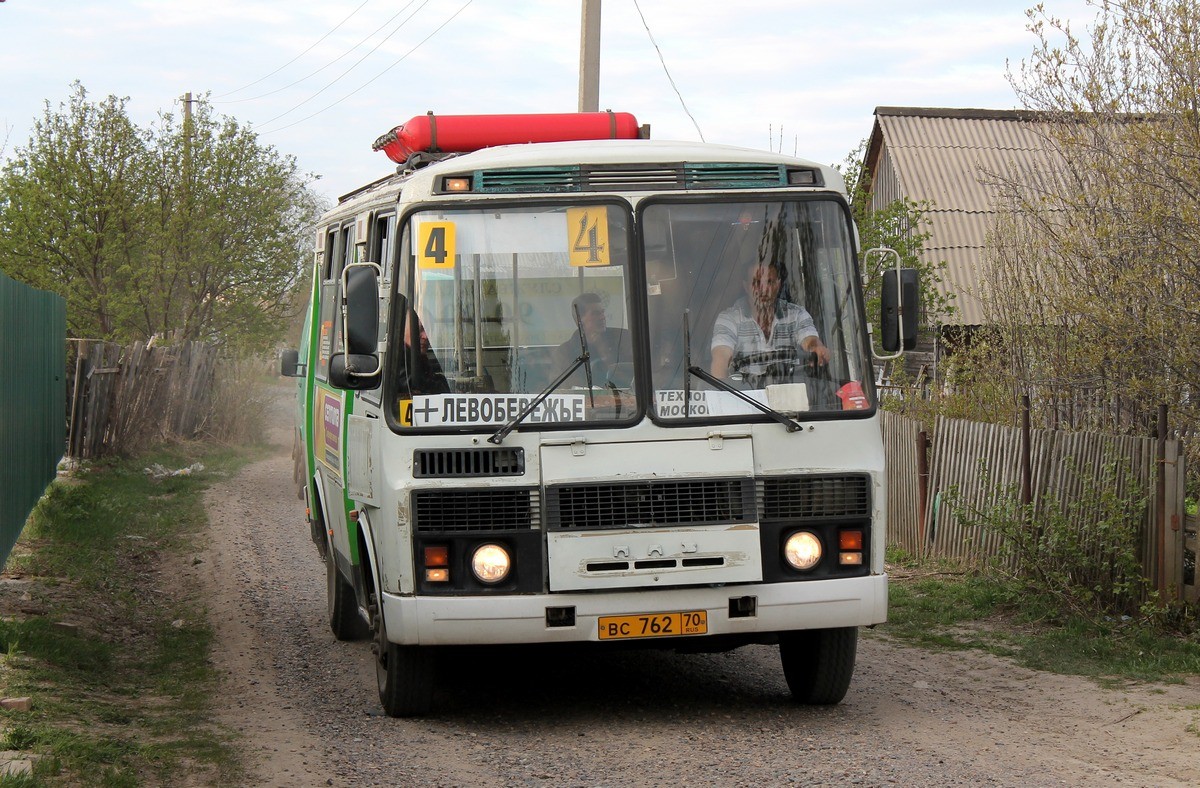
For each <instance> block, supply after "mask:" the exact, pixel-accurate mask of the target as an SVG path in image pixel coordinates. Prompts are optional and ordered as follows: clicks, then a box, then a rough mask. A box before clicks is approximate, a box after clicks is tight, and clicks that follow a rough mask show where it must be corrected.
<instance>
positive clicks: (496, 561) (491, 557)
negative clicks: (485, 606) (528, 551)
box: [471, 544, 512, 585]
mask: <svg viewBox="0 0 1200 788" xmlns="http://www.w3.org/2000/svg"><path fill="white" fill-rule="evenodd" d="M510 569H512V558H511V557H510V556H509V554H508V550H505V549H504V548H503V547H501V546H500V545H498V544H485V545H482V546H480V547H478V548H476V549H475V553H474V555H472V556H471V571H472V572H474V573H475V577H476V578H477V579H478V580H479V582H481V583H486V584H488V585H495V584H496V583H500V582H503V580H504V578H506V577H508V572H509V570H510Z"/></svg>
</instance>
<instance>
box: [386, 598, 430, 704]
mask: <svg viewBox="0 0 1200 788" xmlns="http://www.w3.org/2000/svg"><path fill="white" fill-rule="evenodd" d="M376 620H377V622H378V626H377V627H376V629H375V643H374V646H375V647H374V649H373V650H374V651H375V678H376V680H377V682H378V684H379V702H380V704H381V705H382V706H383V710H384V711H385V712H386V713H387V715H388V716H389V717H420V716H422V715H424V714H428V713H429V710H430V709H431V708H432V707H433V676H434V663H433V652H432V651H431V650H430V648H429V647H428V646H401V645H399V644H397V643H392V642H391V641H389V640H388V638H387V628H386V627H385V626H384V622H383V611H382V610H380V611H379V612H378V613H376Z"/></svg>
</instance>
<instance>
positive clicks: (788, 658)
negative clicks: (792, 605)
mask: <svg viewBox="0 0 1200 788" xmlns="http://www.w3.org/2000/svg"><path fill="white" fill-rule="evenodd" d="M857 650H858V627H841V628H838V629H803V630H798V631H795V632H784V633H781V634H780V636H779V658H780V661H781V662H782V663H783V675H784V678H786V679H787V685H788V689H790V690H791V691H792V697H793V698H794V699H795V700H796V702H797V703H809V704H813V705H820V706H831V705H834V704H836V703H840V702H841V700H842V698H844V697H846V690H848V689H849V688H850V679H851V677H852V676H853V675H854V659H855V655H856V653H857Z"/></svg>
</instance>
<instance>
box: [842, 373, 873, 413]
mask: <svg viewBox="0 0 1200 788" xmlns="http://www.w3.org/2000/svg"><path fill="white" fill-rule="evenodd" d="M837 395H838V399H840V400H841V401H842V410H866V409H867V408H869V407H871V403H870V401H869V400H868V399H867V395H866V394H865V393H864V392H863V388H862V384H860V383H859V382H858V381H857V380H852V381H850V382H849V383H847V384H846V385H844V386H842V387H841V388H840V389H838V391H837Z"/></svg>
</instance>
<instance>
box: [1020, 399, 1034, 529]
mask: <svg viewBox="0 0 1200 788" xmlns="http://www.w3.org/2000/svg"><path fill="white" fill-rule="evenodd" d="M1031 451H1032V448H1031V447H1030V438H1029V395H1028V394H1022V395H1021V506H1022V508H1027V507H1028V506H1029V504H1030V502H1032V501H1033V470H1032V468H1031V467H1030V466H1031V465H1032V463H1031V461H1030V457H1029V455H1030V452H1031Z"/></svg>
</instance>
